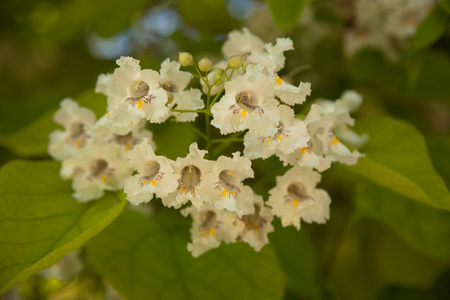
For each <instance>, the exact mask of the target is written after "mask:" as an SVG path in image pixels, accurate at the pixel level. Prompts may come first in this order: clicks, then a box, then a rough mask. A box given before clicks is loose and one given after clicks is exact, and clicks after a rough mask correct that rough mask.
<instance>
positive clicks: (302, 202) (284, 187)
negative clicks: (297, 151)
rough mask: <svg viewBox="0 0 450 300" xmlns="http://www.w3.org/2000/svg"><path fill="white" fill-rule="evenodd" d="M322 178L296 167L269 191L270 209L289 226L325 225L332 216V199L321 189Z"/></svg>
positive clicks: (317, 174)
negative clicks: (305, 224) (319, 187)
mask: <svg viewBox="0 0 450 300" xmlns="http://www.w3.org/2000/svg"><path fill="white" fill-rule="evenodd" d="M320 177H321V176H320V174H319V173H317V172H315V171H313V170H312V169H311V168H307V167H298V166H295V167H293V168H292V169H290V170H288V171H287V172H286V173H285V174H284V175H283V176H277V177H276V180H277V185H276V186H275V187H274V188H273V189H271V190H270V191H269V194H270V196H269V201H268V202H267V204H268V205H270V206H272V213H273V214H274V215H276V216H278V217H280V219H281V224H282V225H283V226H284V227H285V226H289V225H293V226H295V227H297V229H300V221H301V220H303V221H304V222H307V223H311V222H316V223H325V222H326V220H328V218H329V216H330V208H329V206H330V203H331V199H330V196H329V195H328V193H327V192H326V191H324V190H322V189H317V188H316V185H317V183H318V182H319V181H320Z"/></svg>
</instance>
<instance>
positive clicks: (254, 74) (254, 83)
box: [211, 66, 280, 135]
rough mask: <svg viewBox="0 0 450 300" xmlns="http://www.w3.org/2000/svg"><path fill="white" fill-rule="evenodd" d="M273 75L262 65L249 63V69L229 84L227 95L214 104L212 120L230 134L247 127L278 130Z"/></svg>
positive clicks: (254, 129)
mask: <svg viewBox="0 0 450 300" xmlns="http://www.w3.org/2000/svg"><path fill="white" fill-rule="evenodd" d="M274 96H275V94H274V90H273V87H272V85H271V76H268V75H267V74H264V68H263V67H261V66H254V67H250V66H249V67H247V71H246V73H244V74H243V75H241V76H238V77H236V78H234V79H233V80H231V81H229V82H227V83H226V84H225V95H224V96H223V97H222V98H221V100H220V101H219V102H217V103H216V104H214V105H213V106H212V107H211V112H212V114H213V116H214V119H213V120H212V121H211V124H212V125H213V126H215V127H217V128H219V129H220V132H221V133H222V134H228V133H232V132H236V131H241V130H245V129H251V130H253V131H255V132H262V133H267V134H269V135H271V134H275V132H276V131H277V126H278V123H279V121H280V113H279V109H278V101H277V100H276V99H275V98H274Z"/></svg>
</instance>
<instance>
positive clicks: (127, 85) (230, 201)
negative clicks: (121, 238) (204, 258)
mask: <svg viewBox="0 0 450 300" xmlns="http://www.w3.org/2000/svg"><path fill="white" fill-rule="evenodd" d="M291 49H293V43H292V41H291V40H290V39H288V38H280V39H277V41H276V44H275V45H273V44H271V43H267V44H264V43H263V41H261V40H260V39H259V38H258V37H256V36H254V35H253V34H251V33H250V32H249V31H248V30H247V29H245V28H244V29H243V30H242V31H233V32H231V33H230V34H229V36H228V40H227V41H226V42H225V44H224V45H223V48H222V52H223V54H224V56H225V59H224V60H223V61H220V62H218V63H216V64H215V65H213V63H212V62H211V60H209V59H207V58H203V59H201V60H200V61H199V62H198V69H199V72H198V75H197V76H198V77H200V83H201V86H202V90H200V89H195V88H190V89H188V88H187V87H188V84H189V83H190V81H191V79H192V78H193V75H192V74H191V73H189V72H185V71H181V70H180V66H186V67H187V66H192V65H194V59H193V57H192V55H190V54H189V53H187V52H180V54H179V60H178V61H179V62H176V61H171V60H169V59H166V60H165V61H164V62H163V63H162V64H161V69H160V70H159V72H158V71H155V70H148V69H141V67H140V65H139V61H138V60H136V59H133V58H131V57H121V58H120V59H118V60H117V64H118V65H119V67H118V68H117V69H115V71H114V73H113V74H101V75H100V76H99V77H98V80H97V86H96V91H97V92H99V93H102V94H104V95H106V96H107V104H108V109H107V112H106V114H105V115H104V116H102V117H101V118H100V119H99V120H96V117H95V115H94V113H93V112H92V111H90V110H88V109H86V108H83V107H79V106H78V104H77V103H76V102H74V101H73V100H71V99H65V100H63V101H62V102H61V108H60V109H59V110H58V111H57V112H56V114H55V116H54V120H55V122H57V123H59V124H61V125H62V126H63V127H64V130H57V131H55V132H53V133H52V134H51V135H50V144H49V153H50V155H52V156H53V157H54V158H55V159H56V160H59V161H62V168H61V176H62V178H64V179H71V180H72V187H73V189H74V191H75V192H74V197H75V198H76V199H77V200H79V201H81V202H84V201H90V200H93V199H96V198H99V197H101V196H102V195H103V193H104V191H105V190H110V191H116V190H121V189H123V190H124V192H125V193H126V194H127V199H128V201H129V202H130V203H131V204H133V205H139V204H142V203H147V202H149V201H151V200H152V199H153V198H154V197H156V198H160V199H161V200H162V203H163V204H164V205H165V206H167V207H174V208H177V209H180V211H181V213H182V214H183V215H184V216H188V215H190V216H191V217H192V220H193V224H192V227H191V237H192V241H191V242H190V243H189V244H188V249H189V251H190V252H191V253H192V255H193V256H199V255H201V254H202V253H204V252H205V251H207V250H209V249H211V248H215V247H218V246H219V245H220V243H221V242H225V243H232V242H237V241H243V242H247V243H248V244H250V246H252V247H253V248H255V249H256V250H257V251H259V250H260V249H261V248H262V247H263V246H264V245H265V244H266V243H268V238H267V234H268V233H270V232H272V231H273V226H272V224H271V223H272V220H273V217H274V215H275V216H277V217H279V218H280V219H281V222H282V224H283V226H289V225H293V226H295V227H297V228H298V229H300V223H301V221H304V222H307V223H311V222H316V223H324V222H326V220H327V219H328V218H329V206H330V202H331V199H330V197H329V195H328V193H327V192H326V191H325V190H323V189H320V188H317V185H318V183H319V182H320V180H321V175H320V173H319V172H322V171H324V170H326V169H328V168H329V167H330V166H331V163H332V162H334V161H338V162H341V163H345V164H350V165H351V164H355V163H356V162H357V160H358V158H359V157H361V156H362V155H361V154H360V153H359V152H358V151H356V150H354V151H350V150H349V149H348V148H347V147H346V146H345V145H344V143H343V142H345V143H347V144H353V145H356V144H361V143H363V142H364V137H360V136H358V135H357V134H356V133H355V132H353V131H352V130H350V129H349V128H348V126H351V125H353V123H354V120H353V119H352V118H351V117H350V114H349V108H351V109H352V110H354V109H356V108H357V107H359V105H360V104H361V96H360V95H359V94H357V93H356V92H352V91H350V92H346V93H344V94H343V96H342V97H341V98H342V99H341V100H337V101H328V100H323V101H321V102H318V103H316V104H313V105H312V106H311V110H310V111H309V113H307V115H306V117H304V118H303V119H301V118H297V117H296V116H295V113H294V110H293V108H292V107H293V106H295V105H301V104H302V103H303V102H304V101H305V99H306V96H308V95H309V94H310V92H311V90H310V84H309V83H304V82H301V83H300V84H299V85H298V86H294V85H291V84H288V83H286V82H285V81H283V80H282V79H281V77H280V76H279V75H278V73H279V72H280V71H281V69H282V68H283V67H284V62H285V57H284V51H287V50H291ZM194 67H195V65H194ZM205 72H206V73H205ZM204 94H206V97H205V96H204ZM214 96H215V97H214ZM205 98H206V100H205ZM198 114H205V119H206V121H207V123H208V126H210V125H212V126H214V127H216V128H218V129H219V130H220V133H221V134H222V135H228V134H230V133H239V132H241V134H242V135H243V139H242V141H243V152H242V153H240V152H235V153H234V154H233V155H232V157H227V156H218V157H215V158H214V159H207V154H208V150H210V149H199V147H198V144H197V143H195V142H194V143H192V144H191V145H190V147H189V152H188V153H187V155H186V156H185V157H179V158H177V159H176V160H175V161H174V160H171V159H169V158H167V157H165V156H164V153H157V152H155V151H156V145H155V143H154V142H153V133H152V132H150V131H149V130H147V129H146V128H145V127H146V124H147V123H148V122H149V123H162V122H165V121H167V120H169V119H170V118H174V119H175V120H176V121H177V122H180V123H181V125H180V126H183V125H182V122H192V121H194V120H195V119H196V118H197V116H198ZM210 118H212V120H211V121H210V122H209V120H210ZM206 129H208V130H206V131H205V133H204V134H203V133H201V131H202V130H203V129H199V130H198V131H199V132H200V133H201V135H200V136H199V137H202V138H203V139H204V140H205V142H206V145H207V148H208V147H210V145H211V136H210V131H209V128H206ZM173 139H174V140H176V137H173ZM227 139H228V137H224V138H223V140H224V141H227ZM186 150H188V149H186ZM210 154H211V153H210ZM272 155H276V156H277V157H278V158H279V159H280V161H281V162H282V163H283V164H284V165H286V166H287V165H289V166H291V167H290V169H289V170H288V171H287V172H286V173H285V174H284V175H282V176H279V177H277V178H276V186H275V187H274V188H272V189H271V190H270V191H269V198H268V199H266V200H264V199H263V197H261V196H260V195H257V194H256V193H255V192H254V191H253V189H252V187H251V186H248V185H246V184H244V183H243V181H244V180H245V179H247V178H253V177H254V171H253V169H252V160H253V159H257V158H262V159H266V158H268V157H270V156H272ZM153 201H154V200H153Z"/></svg>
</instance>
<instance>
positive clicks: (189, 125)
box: [184, 122, 208, 142]
mask: <svg viewBox="0 0 450 300" xmlns="http://www.w3.org/2000/svg"><path fill="white" fill-rule="evenodd" d="M184 125H186V126H187V128H189V129H190V130H191V131H192V132H194V133H196V134H198V135H199V136H201V137H202V138H203V139H204V140H205V141H206V142H208V137H207V136H206V134H204V133H203V132H202V131H201V130H199V129H198V128H197V127H195V126H194V125H192V124H190V123H188V122H184Z"/></svg>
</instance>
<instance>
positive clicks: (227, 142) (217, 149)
mask: <svg viewBox="0 0 450 300" xmlns="http://www.w3.org/2000/svg"><path fill="white" fill-rule="evenodd" d="M242 134H243V132H236V133H234V134H232V135H231V136H230V137H229V138H225V139H223V140H224V141H223V142H222V143H220V145H219V146H217V147H215V148H214V153H213V154H214V156H217V154H219V153H220V152H222V150H223V149H225V148H226V147H228V146H229V145H230V144H231V143H232V142H233V140H236V139H237V138H239V137H240V136H241V135H242Z"/></svg>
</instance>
